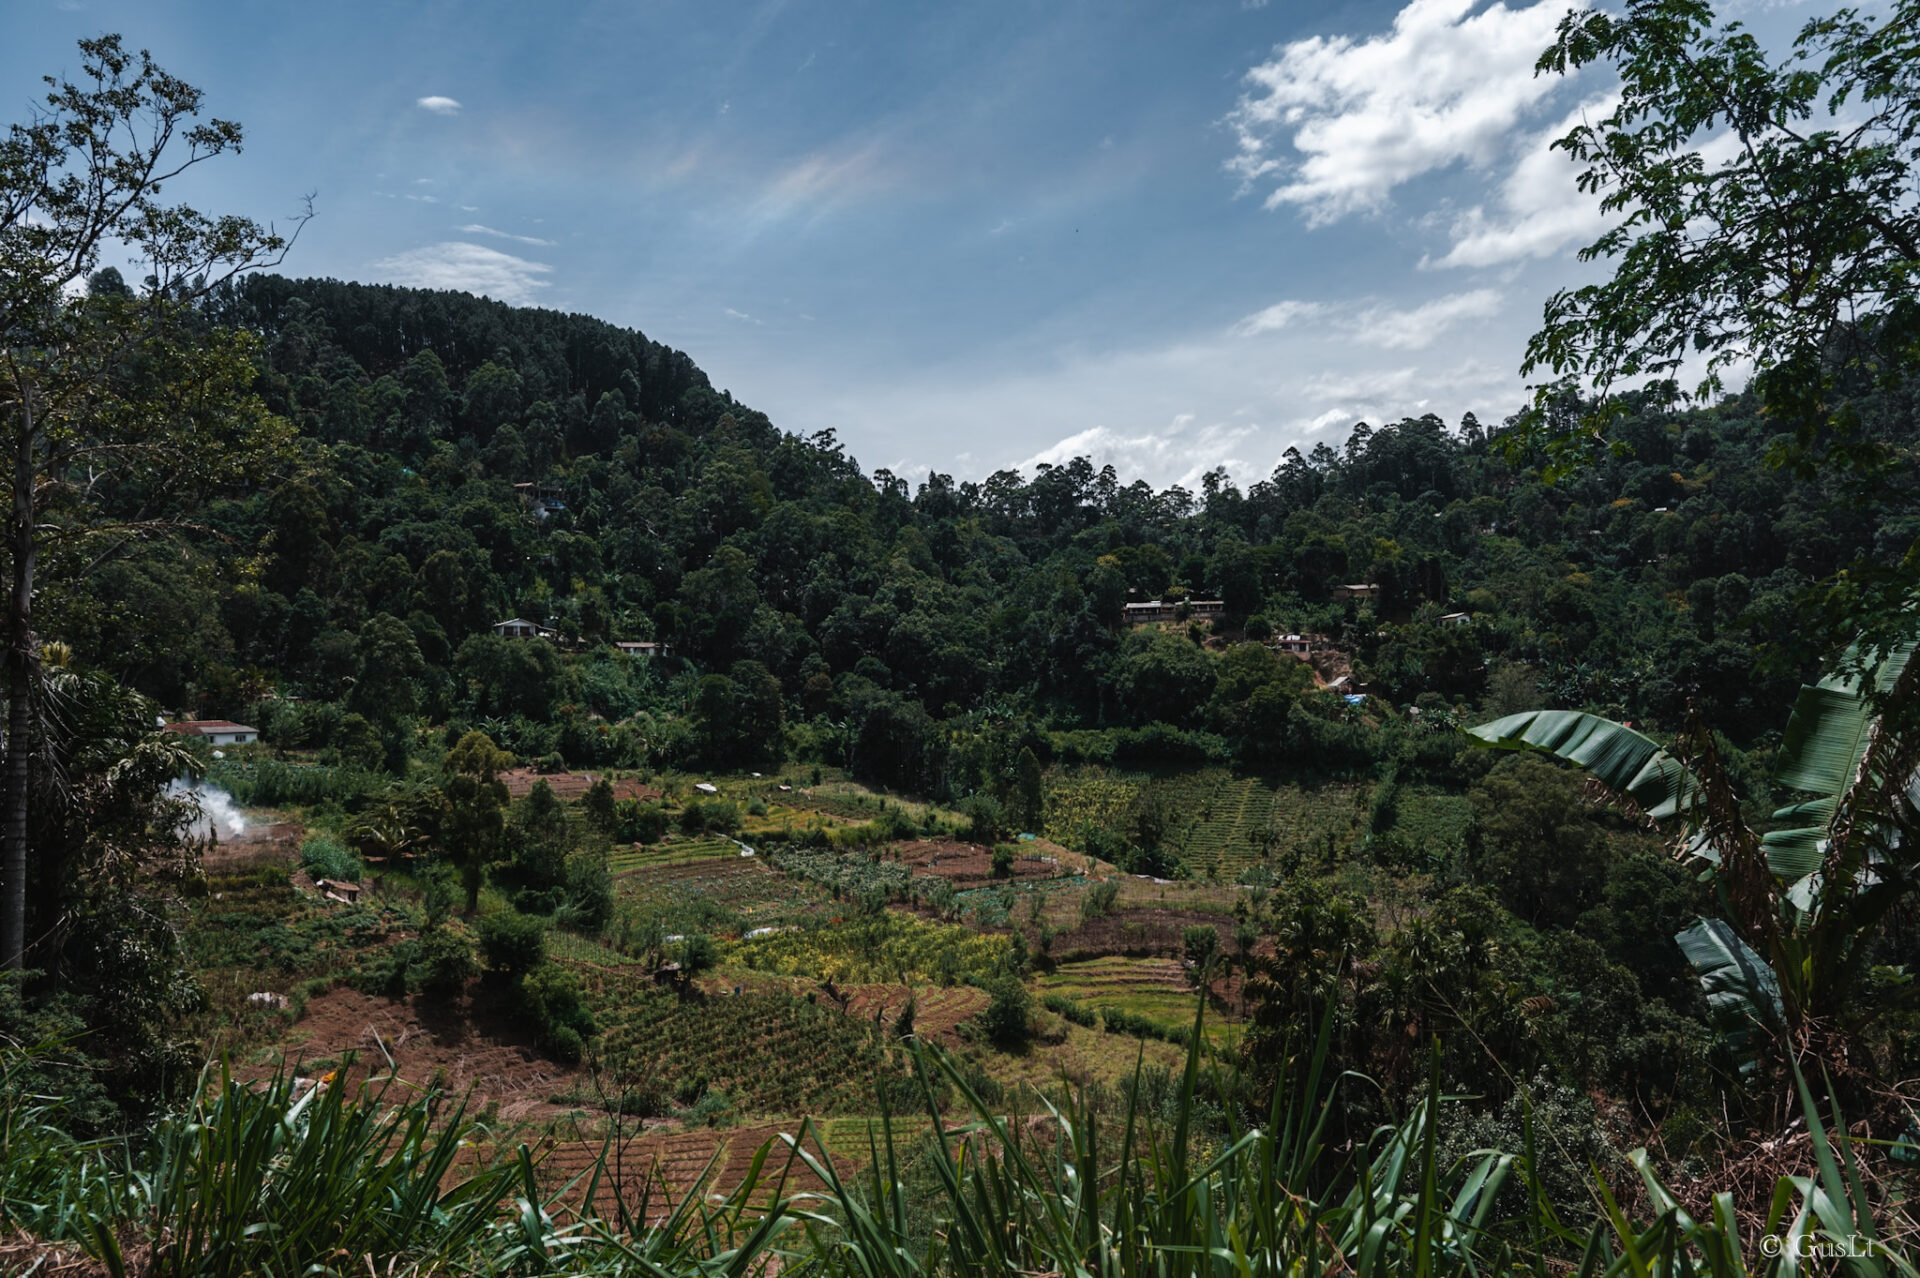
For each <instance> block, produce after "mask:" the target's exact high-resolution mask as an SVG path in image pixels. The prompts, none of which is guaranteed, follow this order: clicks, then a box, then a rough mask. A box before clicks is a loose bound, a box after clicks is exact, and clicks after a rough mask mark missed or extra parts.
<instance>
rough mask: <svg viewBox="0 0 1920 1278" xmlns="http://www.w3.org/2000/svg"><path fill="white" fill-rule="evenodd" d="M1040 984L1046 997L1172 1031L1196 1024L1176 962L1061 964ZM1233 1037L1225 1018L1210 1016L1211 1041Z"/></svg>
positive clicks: (1182, 971) (1188, 988) (1118, 960)
mask: <svg viewBox="0 0 1920 1278" xmlns="http://www.w3.org/2000/svg"><path fill="white" fill-rule="evenodd" d="M1036 985H1037V988H1038V990H1039V992H1040V993H1041V994H1042V995H1047V994H1061V995H1064V996H1066V997H1067V998H1070V999H1072V1000H1073V1001H1074V1002H1076V1003H1079V1004H1080V1005H1082V1006H1083V1007H1087V1008H1091V1009H1094V1010H1104V1009H1107V1008H1117V1009H1119V1010H1121V1011H1123V1012H1130V1013H1132V1014H1133V1015H1135V1016H1144V1017H1146V1018H1147V1019H1148V1020H1150V1021H1152V1022H1154V1023H1155V1024H1156V1025H1160V1026H1163V1027H1165V1028H1168V1029H1181V1028H1185V1027H1189V1026H1191V1025H1192V1024H1193V1013H1194V1000H1195V998H1196V995H1195V994H1194V991H1193V987H1192V986H1190V985H1188V984H1187V977H1186V969H1185V968H1183V967H1182V966H1181V965H1180V962H1179V960H1178V959H1167V958H1158V959H1156V958H1145V959H1130V958H1097V959H1088V960H1085V961H1083V962H1076V963H1062V964H1060V966H1059V967H1057V968H1055V969H1054V970H1053V971H1052V972H1049V973H1046V974H1044V975H1042V976H1041V977H1040V978H1039V979H1038V981H1037V983H1036ZM1231 1033H1232V1030H1231V1027H1230V1026H1229V1025H1228V1023H1227V1021H1226V1019H1225V1018H1223V1017H1222V1016H1221V1015H1219V1014H1217V1013H1216V1012H1214V1011H1209V1012H1208V1015H1207V1038H1208V1040H1209V1041H1210V1042H1224V1041H1225V1040H1226V1039H1227V1038H1228V1037H1229V1036H1230V1035H1231Z"/></svg>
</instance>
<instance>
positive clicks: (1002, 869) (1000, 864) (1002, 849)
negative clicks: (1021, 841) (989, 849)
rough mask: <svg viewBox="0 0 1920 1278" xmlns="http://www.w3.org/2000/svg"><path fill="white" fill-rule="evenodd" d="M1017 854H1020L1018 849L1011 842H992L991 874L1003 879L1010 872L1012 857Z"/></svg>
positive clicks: (1011, 870)
mask: <svg viewBox="0 0 1920 1278" xmlns="http://www.w3.org/2000/svg"><path fill="white" fill-rule="evenodd" d="M1019 855H1020V850H1019V849H1018V848H1016V847H1014V846H1013V844H1011V843H996V844H994V845H993V876H994V877H995V878H997V879H1004V878H1006V877H1007V876H1008V875H1009V874H1012V873H1013V859H1014V858H1015V857H1017V856H1019Z"/></svg>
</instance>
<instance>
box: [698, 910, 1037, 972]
mask: <svg viewBox="0 0 1920 1278" xmlns="http://www.w3.org/2000/svg"><path fill="white" fill-rule="evenodd" d="M1009 946H1010V942H1009V941H1008V940H1007V938H1006V937H1005V936H1000V935H994V934H985V935H983V934H981V933H979V932H975V931H973V930H971V929H969V928H964V927H958V926H955V925H952V924H947V923H932V922H928V921H926V920H924V919H918V918H914V917H912V916H910V915H905V914H899V913H886V914H881V915H879V916H877V917H875V918H863V919H848V920H846V921H845V922H844V923H842V924H841V925H840V926H836V927H815V928H807V929H805V930H804V931H799V932H782V933H780V934H778V935H775V936H768V937H762V938H760V939H758V940H753V941H741V942H737V943H735V944H734V945H732V946H729V947H728V949H727V952H726V961H727V962H728V963H730V964H734V965H737V966H740V967H745V968H749V969H752V970H755V971H761V972H771V973H773V974H775V975H778V976H811V977H813V978H815V979H817V980H826V979H829V978H831V979H832V980H834V981H837V982H839V983H841V984H843V985H853V984H866V983H870V982H885V981H897V980H900V979H902V978H903V977H904V978H906V979H908V980H912V981H914V982H916V983H919V982H925V983H929V984H931V983H935V982H937V981H939V980H941V979H942V978H945V979H946V980H947V981H948V983H953V982H956V981H957V980H959V979H960V978H961V977H963V976H965V975H966V974H968V973H975V974H984V973H986V972H989V971H991V970H993V969H994V968H995V967H997V966H999V965H1000V963H1001V960H1002V959H1003V957H1004V956H1005V954H1006V953H1007V950H1008V948H1009Z"/></svg>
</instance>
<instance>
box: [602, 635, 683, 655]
mask: <svg viewBox="0 0 1920 1278" xmlns="http://www.w3.org/2000/svg"><path fill="white" fill-rule="evenodd" d="M613 646H614V647H615V648H618V649H619V650H620V651H621V652H624V653H626V654H627V655H628V656H629V657H671V656H672V655H673V648H672V647H671V646H669V645H667V644H664V643H655V642H654V641H653V640H651V639H643V640H622V641H621V642H618V643H616V644H614V645H613Z"/></svg>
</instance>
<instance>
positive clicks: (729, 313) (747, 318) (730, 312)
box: [720, 306, 766, 324]
mask: <svg viewBox="0 0 1920 1278" xmlns="http://www.w3.org/2000/svg"><path fill="white" fill-rule="evenodd" d="M720 313H721V314H722V315H725V316H726V317H727V318H728V319H730V320H739V321H740V322H741V323H742V324H765V323H766V321H765V320H763V319H756V318H754V317H753V316H751V315H749V314H747V313H746V312H745V311H736V310H734V309H733V308H732V307H731V306H727V307H723V308H722V309H721V312H720Z"/></svg>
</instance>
